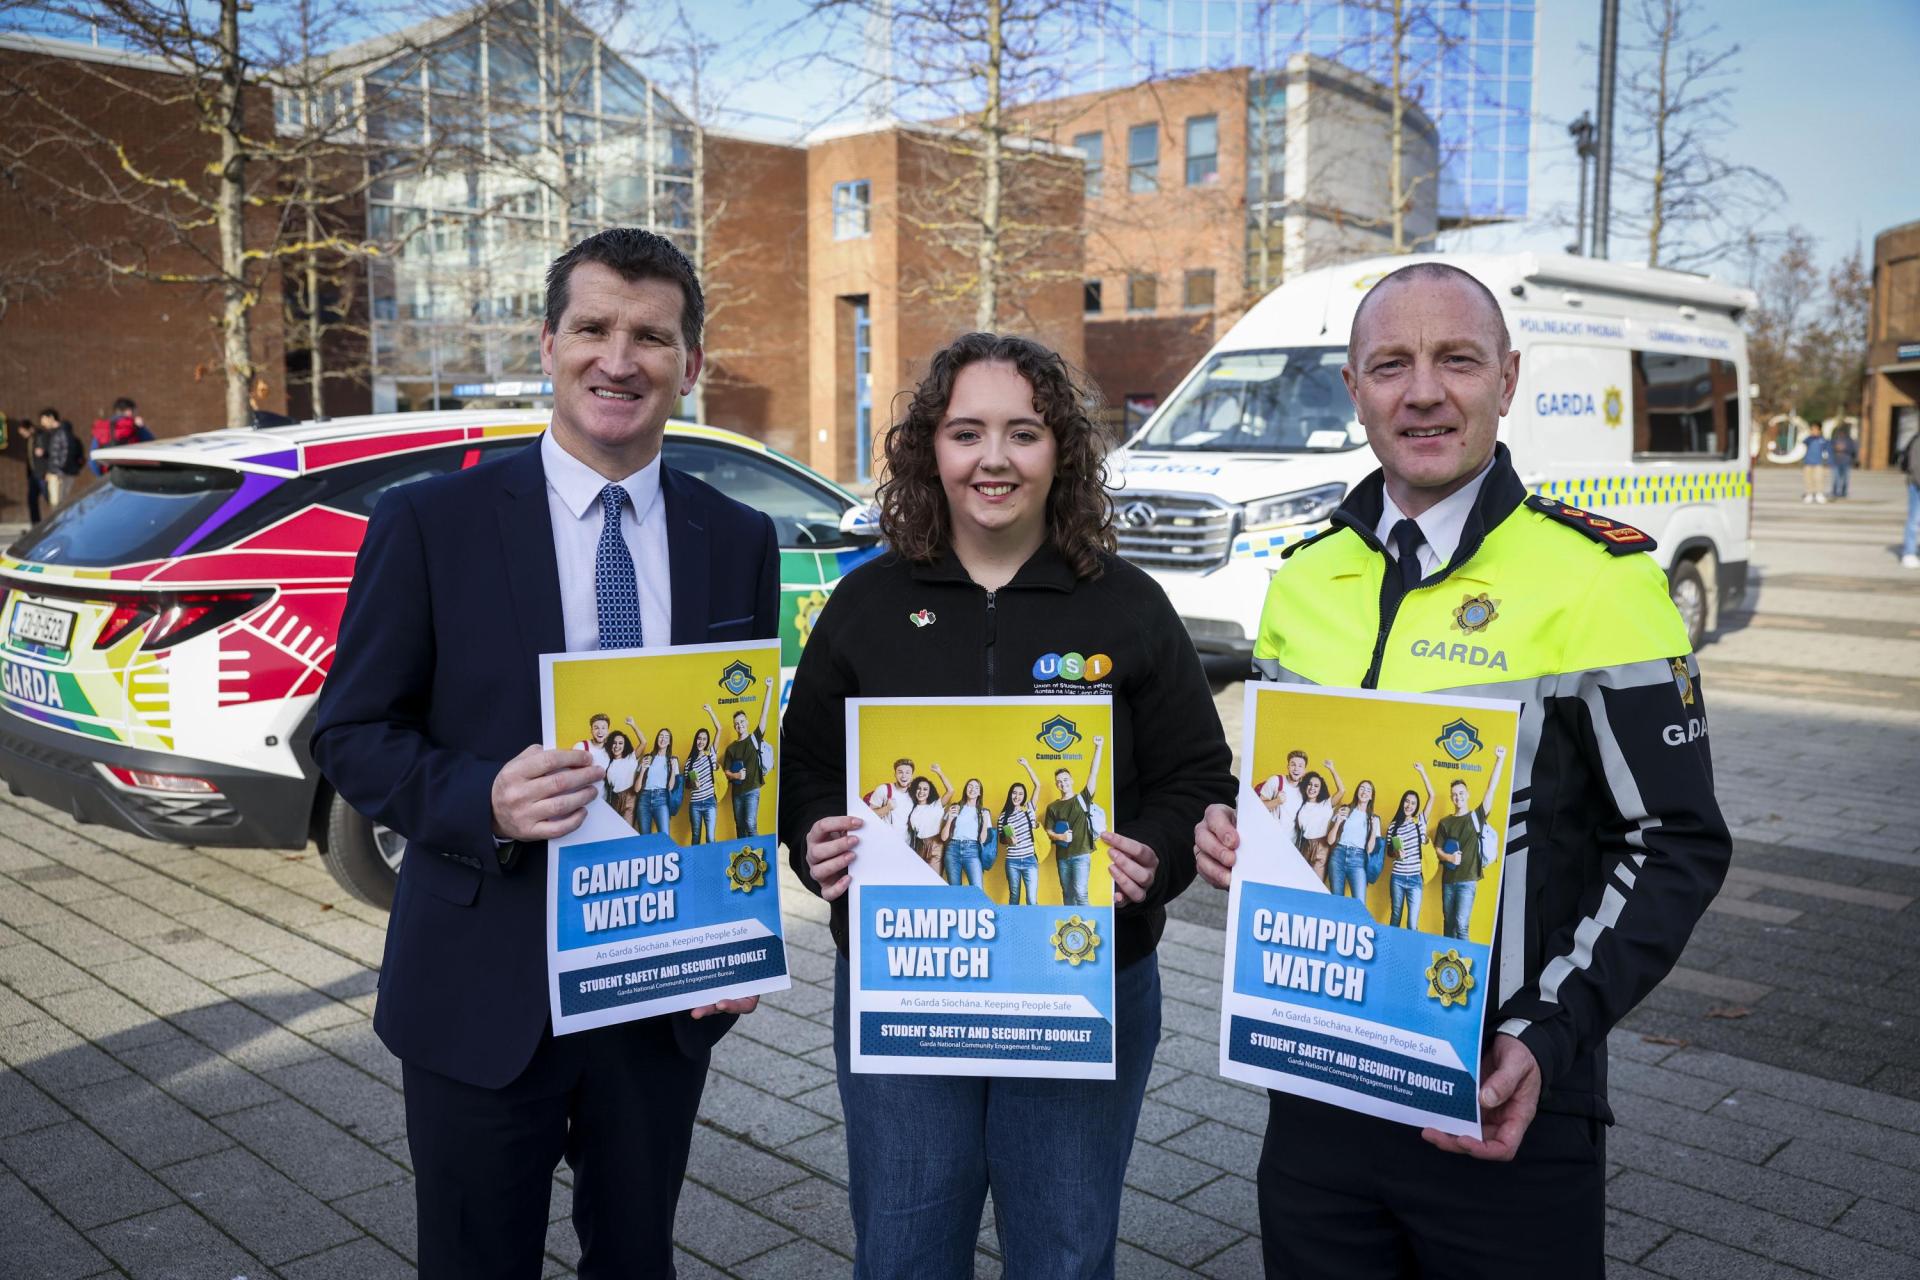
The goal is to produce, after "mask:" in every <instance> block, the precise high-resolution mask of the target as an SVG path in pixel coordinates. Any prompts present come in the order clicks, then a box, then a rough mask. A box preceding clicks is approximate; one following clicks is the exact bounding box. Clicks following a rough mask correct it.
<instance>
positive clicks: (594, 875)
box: [540, 641, 791, 1035]
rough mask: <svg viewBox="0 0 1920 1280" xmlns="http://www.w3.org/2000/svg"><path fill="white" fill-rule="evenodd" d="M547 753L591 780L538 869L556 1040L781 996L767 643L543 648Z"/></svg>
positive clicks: (774, 661)
mask: <svg viewBox="0 0 1920 1280" xmlns="http://www.w3.org/2000/svg"><path fill="white" fill-rule="evenodd" d="M540 667H541V681H542V688H541V699H542V701H541V711H542V716H543V720H544V723H545V725H546V745H547V746H549V747H571V748H575V749H579V750H585V751H588V752H590V753H591V754H592V755H593V758H594V762H595V763H596V764H599V765H601V766H603V767H604V768H605V769H606V771H607V776H606V781H605V783H604V784H603V786H602V794H601V796H600V797H598V798H596V799H595V800H594V801H593V802H592V803H591V804H590V805H589V806H588V808H587V816H586V820H585V821H584V822H582V823H581V824H580V825H579V826H578V827H577V828H575V829H574V831H573V832H572V833H571V834H570V835H566V836H562V837H561V838H560V839H558V840H555V841H553V842H552V843H551V845H550V848H549V853H548V858H547V975H548V993H549V997H550V1000H551V1004H552V1014H553V1030H554V1034H555V1035H565V1034H567V1033H569V1032H573V1031H584V1030H587V1029H588V1028H590V1027H600V1026H606V1025H608V1024H610V1023H615V1022H626V1021H630V1020H632V1019H635V1018H648V1017H653V1016H655V1015H657V1014H662V1013H672V1012H674V1011H676V1010H680V1009H693V1008H697V1007H699V1006H701V1005H708V1004H712V1003H714V1002H715V1001H716V1000H725V999H734V998H738V997H742V996H752V995H759V994H761V993H762V992H767V991H779V990H783V989H785V988H786V987H788V986H790V985H791V981H790V979H789V977H788V973H787V953H786V944H785V943H784V941H783V940H782V933H781V925H780V885H779V877H778V875H777V873H776V871H775V869H774V868H775V867H776V866H777V863H776V861H775V848H776V843H777V837H776V836H775V835H774V834H773V830H772V828H773V815H774V814H775V812H777V808H778V806H777V805H776V804H775V796H776V791H775V788H776V786H777V785H778V779H777V776H776V775H777V773H778V770H779V762H778V759H777V756H778V750H779V741H780V725H779V718H778V717H779V707H778V706H777V705H776V704H777V694H776V680H777V677H778V673H779V670H780V646H779V644H778V642H776V641H765V642H753V643H747V644H709V645H685V646H679V647H675V648H661V649H645V650H641V649H619V650H606V651H602V652H598V653H581V654H548V655H545V656H543V657H542V658H541V659H540Z"/></svg>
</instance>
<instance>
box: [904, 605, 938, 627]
mask: <svg viewBox="0 0 1920 1280" xmlns="http://www.w3.org/2000/svg"><path fill="white" fill-rule="evenodd" d="M907 621H908V622H911V623H912V624H913V625H914V626H916V627H930V626H932V625H933V610H931V609H922V610H921V611H920V612H918V613H910V614H908V615H907Z"/></svg>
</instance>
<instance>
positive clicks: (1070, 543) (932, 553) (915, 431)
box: [875, 333, 1115, 578]
mask: <svg viewBox="0 0 1920 1280" xmlns="http://www.w3.org/2000/svg"><path fill="white" fill-rule="evenodd" d="M983 360H984V361H993V362H997V363H1000V364H1009V365H1012V366H1013V367H1014V369H1015V370H1016V371H1018V373H1019V374H1020V376H1021V377H1022V378H1025V379H1026V380H1027V385H1028V386H1030V387H1032V388H1033V407H1034V408H1035V409H1036V410H1038V411H1039V413H1040V420H1041V421H1042V422H1044V423H1046V424H1047V429H1048V430H1050V431H1051V432H1052V433H1053V440H1054V449H1055V455H1054V457H1055V461H1054V473H1053V488H1052V490H1051V491H1050V492H1049V493H1048V494H1047V538H1048V540H1049V541H1051V542H1052V543H1053V546H1054V549H1055V550H1056V551H1058V552H1059V553H1060V555H1061V557H1062V558H1064V559H1065V560H1066V562H1067V563H1068V564H1069V565H1071V566H1073V571H1074V573H1075V574H1076V575H1078V576H1079V577H1082V578H1097V577H1099V576H1100V574H1101V572H1102V568H1103V566H1102V564H1101V562H1100V556H1101V553H1102V552H1106V553H1109V554H1110V553H1112V551H1113V550H1114V546H1115V541H1114V533H1113V496H1112V493H1111V492H1110V491H1109V489H1108V488H1107V450H1108V448H1109V446H1110V443H1111V441H1110V439H1109V437H1108V435H1107V433H1106V432H1105V431H1103V430H1102V429H1101V428H1100V426H1099V424H1097V423H1095V422H1094V420H1093V417H1092V414H1091V412H1090V409H1091V407H1092V405H1093V403H1094V395H1093V393H1092V391H1091V390H1090V389H1089V388H1088V387H1087V385H1086V384H1085V383H1084V382H1083V381H1082V380H1080V379H1079V378H1077V377H1076V376H1075V375H1074V372H1073V370H1072V369H1071V368H1070V367H1069V366H1068V365H1067V362H1066V361H1065V360H1063V359H1061V358H1060V356H1059V355H1058V354H1057V353H1056V352H1054V351H1052V350H1050V349H1048V348H1047V347H1044V346H1042V345H1040V344H1039V343H1038V342H1035V341H1033V340H1032V339H1031V338H1021V337H1016V336H1013V335H1011V334H996V333H969V334H967V335H965V336H964V337H961V338H957V339H955V340H954V341H953V342H951V343H948V344H947V345H946V346H945V347H943V348H941V349H940V350H939V351H938V352H936V353H934V357H933V359H932V361H931V362H930V363H929V365H928V368H927V373H926V376H925V377H923V378H922V379H920V385H919V386H917V387H915V388H914V391H913V398H912V400H911V401H910V402H909V403H908V405H907V411H906V414H905V416H904V417H902V418H900V419H899V420H898V421H896V422H895V423H894V424H893V425H892V426H891V427H889V428H888V429H887V436H886V441H885V444H884V446H883V447H884V451H885V454H886V472H885V477H886V478H885V479H884V480H883V481H882V482H881V484H880V487H879V490H878V492H877V493H876V494H875V501H876V502H877V503H878V504H879V507H880V529H881V532H882V534H883V535H884V536H885V537H886V540H887V542H888V543H889V544H890V545H891V546H892V547H893V549H894V550H895V551H897V552H898V553H899V554H900V555H902V556H904V557H906V558H907V559H909V560H913V561H916V562H921V563H924V562H926V561H929V560H933V559H935V558H937V557H938V556H940V555H941V554H943V553H944V552H945V551H946V550H947V547H948V545H949V542H950V540H951V536H952V529H951V524H950V518H951V513H950V512H949V511H948V509H947V495H946V492H945V490H943V489H942V488H941V487H940V469H939V466H938V464H937V463H936V462H935V460H934V452H933V443H934V436H935V434H936V433H937V432H938V431H939V428H940V422H941V420H942V419H943V418H944V417H946V413H947V405H948V404H949V403H950V402H951V401H952V399H953V383H954V379H956V378H957V377H959V375H960V371H961V370H962V369H964V368H966V367H967V366H968V365H970V364H975V363H978V362H980V361H983Z"/></svg>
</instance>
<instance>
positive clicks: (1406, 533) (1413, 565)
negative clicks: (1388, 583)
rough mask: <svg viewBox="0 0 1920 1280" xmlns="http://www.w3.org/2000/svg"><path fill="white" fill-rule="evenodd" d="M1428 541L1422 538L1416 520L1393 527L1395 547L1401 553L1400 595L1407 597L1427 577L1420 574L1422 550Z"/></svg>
mask: <svg viewBox="0 0 1920 1280" xmlns="http://www.w3.org/2000/svg"><path fill="white" fill-rule="evenodd" d="M1425 543H1426V539H1425V538H1423V537H1421V536H1420V525H1419V522H1418V521H1415V520H1411V519H1408V520H1402V521H1401V522H1400V523H1399V524H1396V525H1395V526H1393V545H1394V546H1395V547H1397V548H1399V551H1400V593H1401V594H1402V595H1405V594H1406V593H1407V592H1409V591H1411V590H1413V589H1414V588H1415V587H1417V586H1419V585H1420V579H1421V578H1423V577H1425V576H1426V575H1425V574H1423V573H1421V572H1420V548H1421V546H1422V545H1424V544H1425Z"/></svg>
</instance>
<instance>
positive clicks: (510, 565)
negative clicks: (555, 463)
mask: <svg viewBox="0 0 1920 1280" xmlns="http://www.w3.org/2000/svg"><path fill="white" fill-rule="evenodd" d="M501 471H502V472H504V474H503V475H502V476H501V488H502V493H501V495H500V539H501V542H502V544H503V546H502V555H501V557H500V563H502V564H504V565H505V566H506V570H507V590H508V593H509V594H510V595H511V597H512V603H513V616H514V619H515V620H516V622H517V623H518V624H519V627H520V642H521V644H522V645H524V646H525V647H526V651H527V653H528V655H529V656H531V657H536V658H537V657H538V656H539V655H540V654H543V653H563V652H565V651H566V647H567V627H566V618H565V615H564V614H562V613H561V610H560V570H559V567H558V562H557V561H556V559H555V557H554V549H553V516H552V514H551V512H550V511H549V509H548V506H547V469H546V467H545V466H544V465H543V464H542V463H541V461H540V445H539V443H538V442H535V443H533V444H530V445H528V446H527V447H526V448H525V449H522V450H521V451H520V452H519V454H517V455H516V456H515V457H514V458H513V459H512V460H511V461H509V462H505V463H502V464H501Z"/></svg>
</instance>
